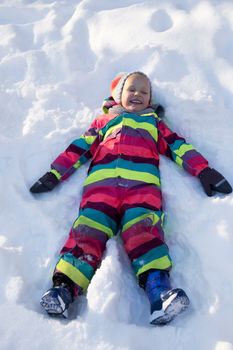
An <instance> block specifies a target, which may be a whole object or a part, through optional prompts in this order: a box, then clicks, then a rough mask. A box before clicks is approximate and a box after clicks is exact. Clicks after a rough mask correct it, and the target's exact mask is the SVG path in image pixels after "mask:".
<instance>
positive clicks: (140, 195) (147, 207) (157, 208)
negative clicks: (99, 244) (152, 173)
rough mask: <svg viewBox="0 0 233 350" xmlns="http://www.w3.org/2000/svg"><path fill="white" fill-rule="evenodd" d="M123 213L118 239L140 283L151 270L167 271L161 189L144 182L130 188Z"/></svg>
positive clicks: (168, 257)
mask: <svg viewBox="0 0 233 350" xmlns="http://www.w3.org/2000/svg"><path fill="white" fill-rule="evenodd" d="M122 210H123V215H122V220H121V227H122V232H121V236H122V240H123V244H124V248H125V250H126V252H127V254H128V256H129V259H130V261H131V264H132V268H133V270H134V272H135V274H136V276H137V277H138V278H139V280H140V275H142V274H144V273H145V272H147V271H149V270H151V269H156V270H166V271H169V270H170V269H171V266H172V262H171V258H170V256H169V251H168V247H167V245H166V243H165V240H164V231H163V219H164V213H163V211H162V207H161V192H160V189H159V188H158V187H157V186H155V185H150V184H143V183H142V184H141V185H140V186H136V187H132V188H130V189H129V190H128V192H127V196H126V197H125V199H124V202H123V203H122Z"/></svg>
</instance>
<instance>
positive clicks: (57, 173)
mask: <svg viewBox="0 0 233 350" xmlns="http://www.w3.org/2000/svg"><path fill="white" fill-rule="evenodd" d="M50 172H51V173H53V174H54V175H55V176H56V178H57V179H58V180H60V179H61V174H59V172H58V171H57V170H55V169H51V170H50Z"/></svg>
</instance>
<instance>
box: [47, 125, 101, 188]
mask: <svg viewBox="0 0 233 350" xmlns="http://www.w3.org/2000/svg"><path fill="white" fill-rule="evenodd" d="M101 140H102V134H101V130H100V128H99V127H98V119H95V120H94V121H93V123H92V124H91V126H90V128H89V129H88V130H87V131H86V132H85V133H84V134H83V135H82V136H80V138H78V139H76V140H74V141H73V142H72V143H71V144H70V145H69V146H68V148H67V149H66V150H65V151H64V152H62V153H61V154H60V155H59V156H58V157H57V158H56V159H55V160H54V161H53V162H52V164H51V169H52V170H51V172H52V173H54V174H55V175H56V176H57V178H58V179H59V180H60V181H62V180H65V179H67V178H68V177H69V176H70V175H71V174H72V173H73V172H74V171H75V170H76V169H78V168H79V167H80V166H81V165H82V164H84V163H85V162H87V161H88V160H89V159H91V158H92V157H93V155H94V153H95V151H96V148H97V147H98V145H99V143H100V142H101Z"/></svg>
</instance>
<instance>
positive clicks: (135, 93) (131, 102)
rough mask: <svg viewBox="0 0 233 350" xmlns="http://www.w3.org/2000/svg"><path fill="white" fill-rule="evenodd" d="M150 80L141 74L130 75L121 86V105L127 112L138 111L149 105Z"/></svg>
mask: <svg viewBox="0 0 233 350" xmlns="http://www.w3.org/2000/svg"><path fill="white" fill-rule="evenodd" d="M150 89H151V87H150V82H149V80H148V79H147V78H146V77H144V76H143V75H141V74H137V73H135V74H132V75H130V76H129V77H128V78H127V80H126V82H125V84H124V87H123V90H122V95H121V105H122V106H123V107H124V108H125V109H127V110H128V111H129V112H140V111H142V110H143V109H145V108H147V107H148V106H149V102H150V95H151V91H150Z"/></svg>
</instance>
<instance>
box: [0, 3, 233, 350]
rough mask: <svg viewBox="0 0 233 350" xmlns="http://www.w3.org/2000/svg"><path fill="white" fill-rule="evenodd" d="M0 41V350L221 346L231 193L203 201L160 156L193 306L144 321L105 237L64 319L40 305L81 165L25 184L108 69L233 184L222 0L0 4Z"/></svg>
mask: <svg viewBox="0 0 233 350" xmlns="http://www.w3.org/2000/svg"><path fill="white" fill-rule="evenodd" d="M0 36H1V40H0V105H1V114H0V130H1V132H0V143H1V147H0V157H1V162H0V188H1V201H0V276H1V283H0V300H1V304H0V315H1V324H0V335H1V336H0V349H4V350H9V349H17V350H18V349H20V350H21V349H23V350H29V349H30V350H31V349H50V350H53V349H69V350H72V349H80V350H91V349H96V350H113V349H114V350H126V349H127V350H142V349H143V350H152V349H159V350H169V349H179V350H181V349H188V350H232V349H233V332H232V324H233V303H232V295H233V232H232V226H233V215H232V211H233V196H232V195H229V196H222V195H216V196H215V197H212V198H208V197H207V196H206V195H205V194H204V192H203V190H202V188H201V186H200V184H199V181H198V180H197V179H195V178H193V177H191V176H190V175H189V174H187V173H185V172H184V171H182V169H180V168H178V166H176V165H175V164H174V163H172V162H171V161H169V160H167V159H164V158H162V159H161V174H162V187H163V193H164V207H165V211H166V214H167V220H166V226H165V229H166V235H167V242H168V244H169V247H170V251H171V255H172V257H173V261H174V268H173V270H172V274H171V279H172V283H173V286H174V287H181V288H184V289H185V291H186V292H187V294H188V295H189V297H190V300H191V304H192V306H191V308H190V310H189V311H188V312H187V313H186V314H185V315H183V316H182V317H180V319H177V320H176V321H174V322H173V323H172V324H170V325H168V326H166V327H162V328H155V327H152V326H150V325H149V322H148V320H149V303H148V301H147V298H146V296H145V294H144V291H143V290H142V289H141V288H139V287H138V285H137V282H136V279H135V277H134V275H133V273H132V271H131V268H130V264H129V261H128V258H127V257H126V256H125V253H124V250H123V248H122V245H121V242H120V240H119V239H118V238H117V239H112V240H110V241H109V242H108V245H107V250H106V253H105V256H104V259H103V263H102V265H101V267H100V268H99V269H98V271H97V273H96V274H95V276H94V278H93V280H92V282H91V285H90V287H89V289H88V293H87V295H86V296H83V297H81V298H80V299H79V300H78V301H77V302H76V303H75V305H74V308H73V311H72V315H71V319H70V320H69V321H65V320H62V321H61V320H56V319H50V318H49V317H48V316H47V315H46V314H45V313H43V311H42V310H41V308H40V305H39V300H40V297H41V295H42V293H43V292H44V291H45V290H46V289H47V288H49V287H50V285H51V275H52V272H53V268H54V265H55V263H56V261H57V257H58V253H59V250H60V248H61V246H62V245H63V243H64V241H65V239H66V235H67V234H68V231H69V228H70V226H71V225H72V223H73V221H74V220H75V218H76V217H77V214H78V207H79V200H80V196H81V190H82V184H83V181H84V179H85V174H86V171H87V166H86V165H85V166H83V167H82V168H81V169H80V170H79V171H78V172H76V173H75V174H74V175H73V176H72V177H71V178H70V179H69V181H67V182H66V183H64V184H62V185H61V186H59V187H58V188H57V189H56V190H54V191H53V192H51V193H49V194H42V195H38V196H33V195H31V194H30V192H29V188H30V186H31V185H32V184H33V183H34V182H35V181H36V180H37V179H38V178H39V177H40V176H42V175H43V174H44V173H45V172H46V171H47V170H49V165H50V163H51V161H52V160H53V159H54V158H55V157H56V156H57V155H58V154H59V153H60V152H61V151H63V149H64V148H65V147H67V146H68V144H69V143H70V141H72V140H73V139H74V138H76V137H78V136H80V135H81V133H82V132H83V131H84V130H86V129H87V127H88V126H89V125H90V123H91V121H92V120H93V118H94V117H95V116H96V115H97V114H98V113H100V107H101V103H102V100H103V99H104V97H107V96H108V95H109V83H110V81H111V79H112V78H113V77H114V75H115V74H116V73H118V72H121V71H134V70H141V71H144V72H145V73H147V74H148V75H149V76H150V78H151V81H152V85H153V91H154V96H155V98H156V100H157V102H158V103H161V104H163V105H164V106H165V108H166V120H167V121H168V123H169V124H170V125H171V127H172V128H173V129H174V130H176V131H177V132H179V133H180V134H182V135H184V136H185V137H186V138H187V140H188V141H189V142H191V143H192V144H193V145H194V146H195V147H196V148H197V149H198V150H200V151H201V153H202V154H203V155H204V156H205V157H206V158H208V160H209V162H210V165H211V166H213V167H215V168H216V169H217V170H218V171H220V172H221V173H223V174H224V176H226V178H227V179H228V180H229V182H231V184H233V173H232V161H233V147H232V130H233V116H232V110H233V84H232V81H233V3H232V1H230V0H203V1H199V0H186V1H183V0H165V1H162V0H153V1H152V0H145V1H139V0H124V1H123V0H118V1H114V0H98V1H94V0H82V1H80V0H38V1H36V0H35V1H34V0H1V2H0Z"/></svg>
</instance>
